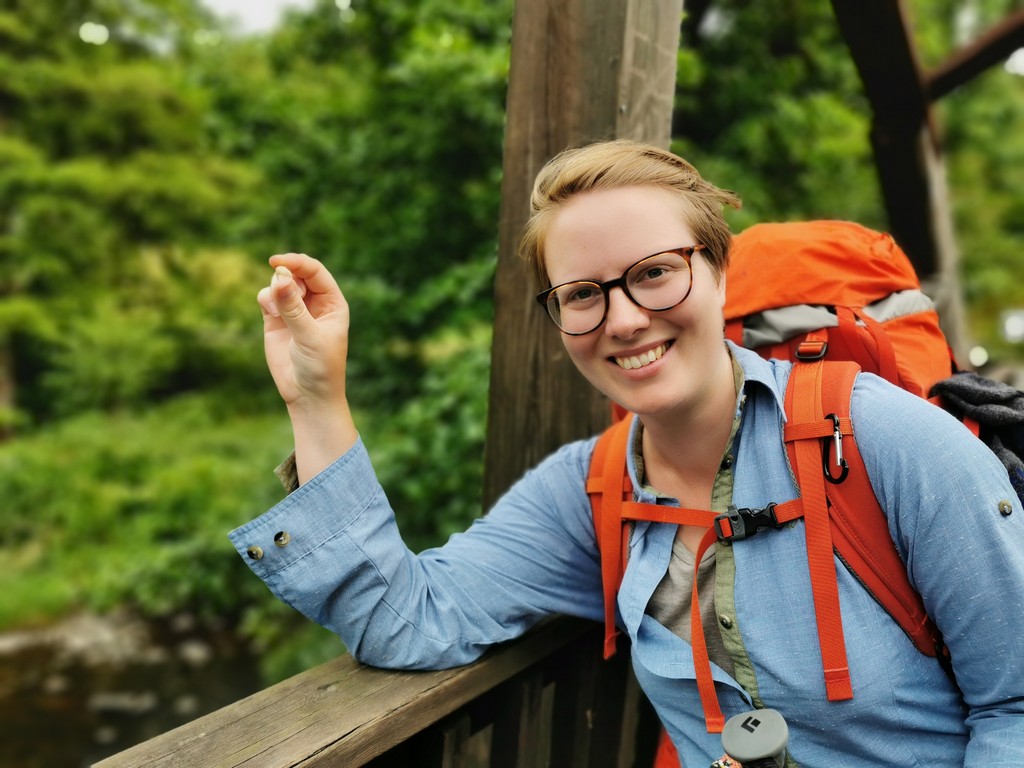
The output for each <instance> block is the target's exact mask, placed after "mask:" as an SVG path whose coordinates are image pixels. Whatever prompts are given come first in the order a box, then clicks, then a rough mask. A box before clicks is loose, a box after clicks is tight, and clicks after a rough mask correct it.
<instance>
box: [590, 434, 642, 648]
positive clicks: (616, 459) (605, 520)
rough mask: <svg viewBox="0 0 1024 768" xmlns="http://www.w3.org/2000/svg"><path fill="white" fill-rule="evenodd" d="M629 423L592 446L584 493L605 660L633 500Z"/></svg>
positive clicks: (612, 631)
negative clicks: (594, 545)
mask: <svg viewBox="0 0 1024 768" xmlns="http://www.w3.org/2000/svg"><path fill="white" fill-rule="evenodd" d="M629 426H630V419H622V420H621V421H619V422H616V423H615V424H613V425H612V426H611V427H609V428H608V429H606V430H605V432H604V434H603V435H601V437H600V438H599V439H598V441H597V445H596V446H594V453H593V456H592V457H591V459H590V473H589V477H588V478H587V493H588V494H589V495H590V505H591V509H592V511H593V515H594V530H595V532H596V533H597V539H598V546H599V547H600V551H601V587H602V591H603V593H604V657H605V658H606V659H608V658H611V657H612V656H613V655H615V638H616V636H617V635H618V632H617V630H616V629H615V595H616V593H617V592H618V590H619V582H621V581H622V574H623V571H624V567H623V559H624V558H623V553H624V551H625V550H624V548H623V545H622V538H623V530H622V502H623V497H627V498H632V492H633V487H632V484H631V483H630V482H629V473H628V472H626V444H627V443H628V441H629Z"/></svg>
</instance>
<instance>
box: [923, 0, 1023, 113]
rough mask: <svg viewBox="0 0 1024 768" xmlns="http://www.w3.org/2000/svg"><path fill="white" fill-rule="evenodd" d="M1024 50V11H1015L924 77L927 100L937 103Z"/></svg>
mask: <svg viewBox="0 0 1024 768" xmlns="http://www.w3.org/2000/svg"><path fill="white" fill-rule="evenodd" d="M1018 48H1024V8H1022V9H1021V10H1019V11H1015V12H1014V13H1011V14H1010V15H1009V16H1007V17H1006V18H1005V19H1003V20H1002V21H1001V22H999V23H998V24H996V25H995V26H994V27H992V28H991V29H989V30H988V31H987V32H985V34H983V35H981V36H980V37H979V38H977V39H976V40H973V41H972V42H970V43H968V44H967V45H965V46H964V47H963V48H960V49H959V50H957V51H956V52H955V53H953V54H952V55H951V56H950V57H949V58H947V59H946V60H945V61H943V62H942V63H941V64H940V65H939V66H937V67H936V68H935V69H933V70H932V71H931V72H929V73H928V74H927V77H926V82H925V89H926V91H927V93H928V98H929V99H930V100H931V101H936V100H937V99H940V98H942V97H943V96H945V95H946V94H947V93H949V92H950V91H953V90H954V89H956V88H958V87H959V86H961V85H963V84H964V83H966V82H968V81H969V80H971V79H972V78H974V77H977V76H978V75H980V74H981V73H982V72H984V71H985V70H986V69H988V68H989V67H991V66H992V65H994V64H998V63H1000V62H1002V61H1004V60H1006V59H1007V58H1009V56H1010V54H1012V53H1013V52H1014V51H1016V50H1017V49H1018Z"/></svg>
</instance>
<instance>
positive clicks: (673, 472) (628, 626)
mask: <svg viewBox="0 0 1024 768" xmlns="http://www.w3.org/2000/svg"><path fill="white" fill-rule="evenodd" d="M723 205H738V200H736V198H735V197H734V196H733V195H732V194H731V193H728V192H725V191H723V190H720V189H718V188H716V187H714V186H713V185H711V184H709V183H707V182H706V181H704V180H703V179H702V178H701V177H700V176H699V175H698V173H697V172H696V170H695V169H694V168H693V167H692V166H691V165H689V164H688V163H686V162H685V161H684V160H682V159H681V158H678V157H676V156H675V155H673V154H671V153H668V152H665V151H663V150H660V149H657V148H655V147H650V146H646V145H642V144H635V143H631V142H606V143H600V144H594V145H590V146H588V147H583V148H580V149H576V150H571V151H569V152H566V153H563V154H562V155H560V156H559V157H557V158H555V159H554V160H553V161H551V162H550V163H549V164H548V165H547V166H546V167H545V169H544V170H543V171H542V172H541V174H540V176H539V177H538V180H537V184H536V187H535V191H534V197H533V215H532V217H531V220H530V223H529V225H528V227H527V230H526V233H525V236H524V240H523V253H524V255H525V256H526V258H528V259H529V260H530V261H531V262H532V263H533V265H534V266H535V267H536V273H537V275H538V278H539V280H540V282H541V285H542V286H543V287H544V288H545V291H543V292H542V294H541V297H540V298H541V301H542V303H543V304H544V306H545V308H546V309H547V311H548V313H549V315H550V316H551V318H552V320H553V321H554V322H555V323H556V325H558V327H559V329H560V330H561V332H562V339H563V341H564V344H565V348H566V350H567V351H568V353H569V355H570V356H571V358H572V360H573V362H574V363H575V364H576V366H577V367H578V368H579V370H580V371H581V372H582V373H583V374H584V376H586V378H587V379H588V380H589V381H590V382H591V383H592V384H593V385H594V386H595V387H597V388H598V389H599V390H600V391H601V392H603V393H604V394H605V395H607V396H608V397H609V398H611V399H612V400H613V401H615V402H617V403H619V404H621V405H622V406H624V407H626V408H627V409H628V410H630V411H632V412H633V413H635V414H636V418H635V420H634V423H633V427H632V432H631V441H632V442H631V445H632V455H631V460H630V462H629V472H630V475H631V479H632V480H633V485H634V487H635V488H638V489H640V490H638V491H637V497H638V500H640V501H645V502H650V503H653V502H656V501H657V502H658V503H664V504H679V505H682V506H684V507H690V508H700V509H711V510H715V511H717V512H724V511H725V510H726V509H727V508H728V506H729V505H730V504H732V505H735V506H736V507H740V508H742V507H749V508H761V507H765V506H766V505H767V504H768V503H770V502H773V501H774V502H783V501H786V500H789V499H792V498H795V497H797V496H798V495H799V492H798V489H797V488H796V487H795V486H794V483H793V479H792V476H791V473H790V470H789V467H788V464H787V460H786V456H785V450H784V448H783V443H782V435H781V428H782V421H783V411H782V393H783V392H784V391H785V383H786V379H787V376H788V372H789V365H788V364H787V363H777V362H774V361H772V362H767V361H764V360H761V359H760V358H759V357H757V356H756V355H754V354H753V353H750V352H748V351H746V350H743V349H741V348H738V347H735V346H732V345H731V344H729V343H728V342H726V341H725V340H724V339H723V330H722V329H723V316H722V308H723V304H724V301H725V288H726V286H725V278H724V274H725V266H726V263H727V259H728V249H729V242H730V238H729V231H728V228H727V226H726V224H725V221H724V219H723V217H722V212H721V208H722V206H723ZM766 258H770V254H767V255H766ZM270 262H271V265H272V266H274V267H275V269H276V271H275V274H274V277H273V279H272V281H271V284H270V285H269V286H268V287H267V288H264V289H263V290H262V291H261V292H260V296H259V301H260V305H261V307H262V308H263V314H264V323H265V335H266V351H267V359H268V363H269V366H270V369H271V372H272V374H273V376H274V380H275V382H276V383H277V386H278V388H279V390H280V392H281V395H282V397H283V398H284V400H285V402H286V404H287V406H288V410H289V414H290V416H291V420H292V425H293V429H294V434H295V448H296V450H295V462H296V469H297V474H298V481H299V482H300V483H301V485H300V486H299V487H298V488H297V490H295V491H294V492H293V493H292V494H291V495H289V496H288V497H287V498H286V499H285V500H284V501H282V502H281V503H280V504H278V505H277V506H275V507H274V508H273V509H271V510H270V511H269V512H267V513H266V514H265V515H263V516H262V517H260V518H258V519H257V520H255V521H253V522H251V523H249V524H247V525H245V526H243V527H242V528H240V529H238V530H236V531H235V532H233V533H232V534H231V536H232V539H233V541H234V542H235V544H236V547H237V548H238V550H239V552H240V553H242V554H243V555H248V557H249V558H250V559H249V562H250V565H251V567H252V568H253V570H254V571H255V572H256V573H257V574H258V575H259V576H260V577H261V578H263V579H264V580H265V581H266V582H267V584H268V586H269V587H270V588H271V590H272V591H273V592H274V593H275V594H276V595H277V596H278V597H280V598H281V599H282V600H285V601H286V602H288V603H289V604H291V605H293V606H294V607H295V608H297V609H298V610H300V611H302V612H303V613H304V614H305V615H307V616H309V617H310V618H311V619H312V620H314V621H316V622H318V623H320V624H322V625H324V626H326V627H328V628H330V629H332V630H334V631H336V632H337V633H338V634H339V635H340V636H341V638H342V639H343V640H344V642H345V643H346V645H347V646H348V648H349V650H350V651H351V652H352V653H353V655H355V656H356V657H357V658H359V659H360V660H362V661H364V662H366V663H368V664H372V665H376V666H382V667H402V668H441V667H449V666H453V665H458V664H463V663H466V662H469V661H471V660H473V659H475V658H476V657H477V656H478V655H479V654H480V653H482V652H483V651H484V650H485V649H486V648H487V647H488V646H489V645H491V644H493V643H496V642H501V641H504V640H508V639H511V638H514V637H516V636H518V635H520V634H521V633H522V632H524V631H525V630H526V629H527V628H529V627H530V626H531V625H532V624H534V623H535V622H536V621H537V620H539V619H540V618H542V617H544V616H546V615H550V614H554V613H565V614H572V615H577V616H582V617H586V618H590V619H594V620H598V621H599V620H601V618H602V616H603V613H602V594H601V579H600V564H599V557H598V550H597V545H596V543H595V536H594V529H593V524H592V521H591V517H590V508H589V503H588V500H587V495H586V492H585V489H584V482H585V479H586V476H587V469H588V465H589V461H590V454H591V451H592V449H593V445H594V441H593V440H585V441H580V442H575V443H572V444H569V445H566V446H564V447H563V448H562V449H560V450H559V451H557V452H556V453H555V454H553V455H552V456H550V457H549V458H548V459H546V460H545V461H544V462H542V463H541V464H540V465H539V466H537V467H536V468H534V469H533V470H531V471H530V472H528V473H527V474H526V475H525V476H524V477H523V478H522V479H521V480H520V481H519V482H518V483H517V484H516V485H515V486H514V487H513V488H512V489H511V490H510V491H509V492H508V493H507V494H506V495H505V496H504V497H503V498H502V499H501V500H499V502H498V503H497V504H496V505H495V507H494V508H493V509H492V510H491V511H490V512H489V513H488V514H487V515H486V516H485V517H483V518H482V519H480V520H478V521H477V522H475V523H474V524H473V525H472V527H471V528H470V529H469V531H467V532H466V533H464V534H459V535H456V536H454V537H452V539H451V540H450V541H449V542H448V543H447V544H446V545H445V546H444V547H441V548H438V549H435V550H431V551H427V552H424V553H422V554H420V555H418V556H417V555H413V554H412V553H411V552H409V551H408V549H407V548H406V547H405V546H404V545H403V544H402V541H401V538H400V535H399V533H398V531H397V529H396V526H395V521H394V516H393V514H392V512H391V509H390V507H389V506H388V502H387V500H386V498H385V496H384V493H383V491H382V489H381V488H380V487H379V485H378V484H377V481H376V479H375V477H374V474H373V470H372V468H371V466H370V463H369V460H368V458H367V454H366V450H365V448H364V446H363V444H362V442H361V439H360V437H359V436H358V433H357V431H356V427H355V425H354V424H353V421H352V417H351V413H350V411H349V408H348V404H347V400H346V397H345V358H346V349H347V346H346V345H347V337H348V320H349V318H348V310H347V305H346V304H345V300H344V298H343V296H342V293H341V292H340V290H339V289H338V287H337V284H336V283H335V281H334V279H333V278H332V277H331V276H330V275H329V274H328V273H327V271H326V270H325V269H324V268H323V266H322V265H320V264H319V263H318V262H316V261H315V260H313V259H311V258H309V257H308V256H304V255H300V254H285V255H279V256H274V257H273V258H272V259H271V260H270ZM851 413H852V415H853V418H854V428H855V431H856V434H857V440H858V445H859V448H860V451H861V454H862V455H863V457H864V460H865V463H866V465H867V469H868V472H869V475H870V477H871V479H872V483H873V485H874V488H875V492H876V495H877V497H878V499H879V502H880V503H881V505H882V507H883V508H884V510H885V512H886V515H887V517H888V519H889V527H890V530H891V531H892V533H893V538H894V540H895V542H896V544H897V547H898V549H899V550H900V553H901V555H902V556H903V558H904V561H905V562H906V563H907V567H908V570H909V572H910V576H911V581H912V582H913V584H914V585H915V587H916V588H917V589H918V591H919V592H920V593H921V595H922V596H923V598H924V601H925V605H926V607H927V609H928V612H929V614H930V615H931V616H932V618H933V619H934V620H935V622H936V623H937V624H938V626H939V628H940V630H941V631H942V632H943V635H944V637H945V639H946V642H947V645H948V646H949V648H950V651H951V654H952V660H953V665H954V669H955V672H956V683H954V682H953V681H952V680H951V679H950V678H949V677H948V676H947V674H946V673H945V672H944V671H943V669H942V668H941V667H940V665H939V664H938V663H937V662H936V661H935V659H933V658H929V657H926V656H924V655H922V654H921V653H919V652H918V651H917V650H916V649H915V648H914V647H913V645H912V644H911V642H910V641H909V639H908V638H907V636H906V635H905V634H903V632H902V631H901V630H900V629H899V627H898V626H897V625H896V623H895V622H894V621H893V620H892V619H891V618H890V617H889V616H888V615H887V614H886V613H885V611H884V610H883V609H882V608H881V607H880V606H879V605H878V604H877V603H876V602H875V601H874V600H873V599H872V598H871V597H870V596H869V595H868V594H867V592H866V591H865V590H864V589H863V588H862V587H861V585H860V584H859V583H858V582H857V580H856V579H855V578H854V577H853V576H852V575H851V574H850V573H849V572H848V571H847V570H846V569H845V568H843V567H841V566H840V567H839V568H838V569H837V572H838V579H839V592H840V599H841V604H842V606H843V618H844V626H845V628H846V642H847V653H848V657H849V663H850V670H851V676H852V679H853V681H854V686H855V691H856V692H855V696H854V698H853V699H852V700H849V701H842V702H829V701H827V700H826V695H825V690H824V684H823V681H822V676H821V660H820V656H819V651H818V644H817V635H816V625H815V621H814V613H813V606H812V597H811V591H810V584H809V576H808V570H807V556H806V548H805V542H804V535H803V525H802V523H800V522H797V523H795V524H791V525H789V526H787V527H785V528H783V529H782V530H779V531H775V532H772V533H771V534H769V535H764V536H759V537H756V538H754V539H750V540H747V541H742V542H736V543H734V544H733V545H731V546H717V547H715V548H713V549H712V550H711V551H710V552H709V553H708V555H707V556H706V557H705V559H704V560H703V561H702V563H701V565H700V570H699V575H698V583H699V587H700V589H699V594H700V603H701V606H700V608H701V614H702V616H703V619H704V620H703V625H704V634H705V637H706V642H707V645H708V649H709V652H710V655H711V659H712V661H713V662H714V668H713V671H714V677H715V681H716V683H717V686H716V687H717V695H718V698H719V701H720V704H721V706H722V709H723V710H724V712H725V715H726V717H729V716H731V715H733V714H736V713H738V712H741V711H744V710H747V709H750V708H751V706H768V707H773V708H775V709H778V710H779V711H780V712H782V714H783V715H784V716H785V717H786V720H787V722H788V723H789V727H790V754H791V757H792V759H793V760H795V761H796V762H797V763H799V764H800V765H805V766H814V765H821V766H824V765H857V766H891V765H894V764H897V763H900V762H912V763H913V764H918V765H922V766H924V765H927V766H954V765H956V766H960V765H979V766H980V765H986V766H991V765H1005V766H1011V765H1012V766H1020V765H1024V716H1022V715H1024V672H1022V669H1024V668H1022V659H1024V610H1022V605H1021V602H1022V595H1024V531H1022V527H1021V526H1022V525H1024V512H1022V511H1021V510H1020V509H1019V508H1017V506H1016V505H1017V501H1016V498H1015V496H1014V494H1013V492H1012V490H1011V488H1010V486H1009V483H1008V481H1007V478H1006V473H1005V471H1004V470H1003V468H1002V466H1001V465H1000V464H999V462H998V461H997V460H996V459H995V458H994V457H993V456H992V454H991V453H990V452H989V451H988V449H986V448H985V447H984V445H983V444H982V443H981V442H980V441H978V440H976V439H974V438H973V436H971V435H969V433H968V432H967V431H966V430H964V429H963V428H962V426H961V425H960V424H959V423H958V422H956V421H955V420H954V419H952V418H951V417H949V416H948V415H946V414H945V413H943V412H942V411H940V409H938V408H935V407H933V406H931V405H929V404H928V403H926V402H924V401H923V400H921V399H919V398H917V397H915V396H913V395H910V394H909V393H906V392H904V391H902V390H900V389H898V388H896V387H893V386H891V385H889V384H887V383H885V382H884V381H882V380H881V379H878V378H877V377H874V376H870V375H861V376H860V377H859V378H858V380H857V384H856V386H855V388H854V393H853V400H852V411H851ZM911 425H912V428H908V427H910V426H911ZM1005 499H1012V500H1013V501H1014V504H1015V508H1014V512H1016V514H1011V515H1008V516H1006V515H1000V514H999V513H998V512H997V508H998V505H999V502H1000V501H1002V500H1005ZM702 534H703V531H702V530H701V529H691V528H690V527H687V526H673V525H666V524H657V523H645V522H640V523H637V525H636V526H635V528H634V530H633V532H632V536H631V541H630V555H629V564H628V567H627V570H626V574H625V577H624V579H623V581H622V585H621V587H620V591H619V596H618V609H619V617H618V618H619V622H620V625H621V626H622V627H623V628H624V629H625V630H626V631H627V632H628V634H629V636H630V639H631V640H632V646H631V647H632V654H633V662H634V668H635V670H636V673H637V676H638V679H639V680H640V682H641V684H642V686H643V687H644V690H645V691H646V692H647V694H648V696H649V697H650V699H651V701H652V702H653V704H654V705H655V707H656V708H657V710H658V713H659V716H660V717H661V718H662V721H663V722H664V724H665V726H666V729H667V731H668V733H669V735H670V736H671V738H672V740H673V742H674V743H675V745H676V747H677V748H678V750H679V752H680V757H681V759H682V763H683V765H686V766H700V765H707V764H708V763H709V762H711V761H712V760H714V759H715V758H716V757H717V756H718V755H719V754H720V753H721V746H720V743H719V740H718V736H717V735H716V734H709V733H708V732H707V730H706V729H705V724H704V717H703V713H702V709H701V705H700V702H699V700H698V695H697V690H696V685H695V682H694V666H693V661H692V655H691V646H690V643H689V640H690V636H689V621H688V616H689V600H690V587H691V584H692V581H691V579H692V577H691V575H690V574H691V573H692V571H693V560H694V551H695V549H696V546H697V542H698V541H699V539H700V537H701V536H702ZM705 601H706V604H705Z"/></svg>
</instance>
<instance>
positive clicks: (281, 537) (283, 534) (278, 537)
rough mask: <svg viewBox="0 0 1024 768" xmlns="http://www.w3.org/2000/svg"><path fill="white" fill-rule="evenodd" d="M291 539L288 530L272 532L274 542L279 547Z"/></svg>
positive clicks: (285, 545) (284, 545) (285, 544)
mask: <svg viewBox="0 0 1024 768" xmlns="http://www.w3.org/2000/svg"><path fill="white" fill-rule="evenodd" d="M291 540H292V537H291V535H290V534H289V533H288V531H278V532H277V533H275V534H274V543H275V544H277V546H279V547H287V546H288V542H289V541H291Z"/></svg>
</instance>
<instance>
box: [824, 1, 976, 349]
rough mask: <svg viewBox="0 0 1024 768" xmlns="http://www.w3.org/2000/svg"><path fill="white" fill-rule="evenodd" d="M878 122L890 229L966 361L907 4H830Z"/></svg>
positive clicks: (938, 158) (947, 215) (874, 137)
mask: <svg viewBox="0 0 1024 768" xmlns="http://www.w3.org/2000/svg"><path fill="white" fill-rule="evenodd" d="M832 7H833V9H834V10H835V14H836V20H837V21H838V22H839V26H840V29H841V30H842V33H843V36H844V38H845V39H846V43H847V45H848V46H849V49H850V55H851V56H852V57H853V60H854V63H855V64H856V66H857V70H858V72H859V73H860V77H861V81H862V82H863V83H864V92H865V94H866V95H867V97H868V100H869V101H870V102H871V107H872V110H873V112H874V119H873V123H872V128H871V144H872V147H873V148H874V153H875V165H876V167H877V169H878V176H879V183H880V186H881V191H882V197H883V198H884V200H885V208H886V211H887V213H888V215H889V228H890V231H891V233H892V236H893V237H894V238H895V239H896V242H898V243H899V244H900V246H901V247H902V248H903V249H904V250H905V251H906V252H907V255H908V256H909V257H910V260H911V262H912V263H913V264H914V268H915V269H916V270H917V273H918V276H919V277H920V278H921V281H922V283H924V287H925V290H926V291H927V292H928V294H929V295H930V296H931V297H932V298H933V299H934V300H935V303H936V305H937V307H938V310H939V316H940V318H941V320H942V329H943V331H944V332H945V334H946V338H947V339H948V340H949V343H950V345H951V346H952V347H953V350H954V352H955V353H956V355H957V359H958V360H959V361H961V362H965V361H966V358H965V356H966V352H967V347H968V341H967V332H966V322H965V319H964V310H963V301H962V298H961V291H960V282H959V277H958V274H957V272H958V267H957V265H958V262H959V256H958V253H957V250H956V239H955V237H954V234H953V219H952V213H951V211H950V210H949V203H948V194H947V189H946V179H945V168H944V164H943V161H942V151H941V147H940V143H939V139H938V132H937V131H936V129H935V127H934V125H933V123H932V120H933V115H932V112H931V108H930V104H929V99H928V91H927V87H926V84H925V76H924V74H923V73H922V70H921V66H920V63H919V62H918V59H917V55H916V51H915V49H914V45H913V42H912V40H911V34H910V28H909V25H908V23H907V21H906V16H905V13H904V10H903V4H902V3H901V2H898V1H897V2H893V0H832Z"/></svg>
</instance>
